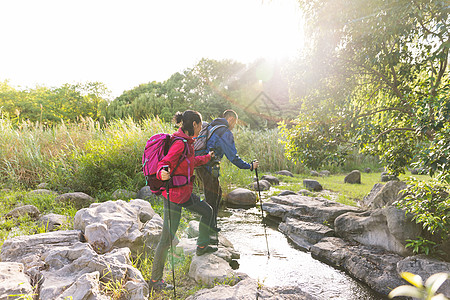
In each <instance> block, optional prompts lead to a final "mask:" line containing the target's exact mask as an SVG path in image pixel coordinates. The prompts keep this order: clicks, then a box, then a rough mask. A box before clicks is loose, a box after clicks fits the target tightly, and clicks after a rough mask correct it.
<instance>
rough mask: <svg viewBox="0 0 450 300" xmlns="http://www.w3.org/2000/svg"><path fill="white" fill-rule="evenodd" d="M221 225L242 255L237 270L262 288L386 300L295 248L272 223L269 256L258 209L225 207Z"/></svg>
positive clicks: (268, 229) (268, 230) (326, 296)
mask: <svg viewBox="0 0 450 300" xmlns="http://www.w3.org/2000/svg"><path fill="white" fill-rule="evenodd" d="M218 223H219V226H220V227H221V228H222V231H221V233H222V234H223V235H224V236H225V237H226V238H227V239H228V240H229V241H230V242H232V243H233V245H234V247H235V249H236V250H237V251H238V252H239V253H240V259H239V260H238V262H239V264H240V266H239V269H238V271H240V272H243V273H246V274H248V275H249V276H250V277H251V278H253V279H256V280H258V282H259V283H260V284H262V285H265V286H269V287H274V286H298V287H300V288H301V290H302V291H305V292H306V293H308V294H310V295H312V296H314V297H316V298H318V299H347V300H357V299H358V300H359V299H367V300H381V299H386V298H385V297H383V296H382V295H379V294H377V293H376V292H374V291H373V290H371V289H370V288H369V287H368V286H367V285H365V284H363V283H361V282H359V281H357V280H355V279H353V278H352V277H350V276H349V275H347V274H346V273H345V272H343V271H341V270H338V269H335V268H333V267H331V266H329V265H327V264H325V263H323V262H321V261H319V260H317V259H314V258H313V257H312V256H311V253H309V252H305V251H302V250H300V249H298V248H297V247H295V245H294V244H293V243H291V242H290V241H289V240H288V238H287V237H286V236H285V235H284V234H283V233H281V232H279V231H278V229H277V224H275V223H272V222H268V226H266V233H267V242H268V245H269V253H270V256H268V255H267V246H266V239H265V236H264V226H263V223H262V222H261V211H260V210H259V208H256V207H254V208H250V209H233V208H225V209H224V210H223V211H222V212H221V214H220V216H219V220H218Z"/></svg>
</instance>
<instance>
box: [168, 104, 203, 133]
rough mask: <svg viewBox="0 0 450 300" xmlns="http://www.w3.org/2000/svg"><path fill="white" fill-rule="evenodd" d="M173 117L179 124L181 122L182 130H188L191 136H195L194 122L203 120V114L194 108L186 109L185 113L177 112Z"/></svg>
mask: <svg viewBox="0 0 450 300" xmlns="http://www.w3.org/2000/svg"><path fill="white" fill-rule="evenodd" d="M173 119H174V121H175V123H176V124H177V125H178V124H181V130H183V131H187V133H188V135H189V136H194V122H196V123H201V122H202V116H201V115H200V113H199V112H197V111H194V110H186V111H184V112H183V113H181V112H177V113H176V114H175V116H174V117H173Z"/></svg>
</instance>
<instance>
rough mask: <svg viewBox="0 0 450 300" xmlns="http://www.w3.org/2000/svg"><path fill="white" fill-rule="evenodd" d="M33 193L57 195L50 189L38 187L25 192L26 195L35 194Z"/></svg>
mask: <svg viewBox="0 0 450 300" xmlns="http://www.w3.org/2000/svg"><path fill="white" fill-rule="evenodd" d="M35 195H58V193H57V192H55V191H52V190H48V189H39V188H38V189H36V190H32V191H29V192H28V193H27V196H35Z"/></svg>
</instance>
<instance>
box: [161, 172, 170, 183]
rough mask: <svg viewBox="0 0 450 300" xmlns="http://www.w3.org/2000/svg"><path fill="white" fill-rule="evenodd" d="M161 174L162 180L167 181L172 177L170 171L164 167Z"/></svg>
mask: <svg viewBox="0 0 450 300" xmlns="http://www.w3.org/2000/svg"><path fill="white" fill-rule="evenodd" d="M160 176H161V180H162V181H166V180H169V179H170V173H169V171H166V170H164V169H162V170H161V173H160Z"/></svg>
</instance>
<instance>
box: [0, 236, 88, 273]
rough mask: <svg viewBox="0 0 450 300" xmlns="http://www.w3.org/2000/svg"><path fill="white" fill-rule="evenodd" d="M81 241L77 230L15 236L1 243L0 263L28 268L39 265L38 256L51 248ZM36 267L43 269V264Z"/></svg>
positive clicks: (81, 237)
mask: <svg viewBox="0 0 450 300" xmlns="http://www.w3.org/2000/svg"><path fill="white" fill-rule="evenodd" d="M82 240H83V234H82V232H81V231H79V230H68V231H55V232H49V233H40V234H34V235H22V236H17V237H14V238H11V239H7V240H6V241H5V242H4V243H3V245H2V249H1V252H0V261H3V262H20V263H23V264H24V265H25V266H26V267H27V268H28V267H31V266H35V265H36V264H39V261H40V259H39V258H40V256H41V255H42V254H43V253H45V252H48V251H50V250H51V249H52V248H54V247H65V246H70V245H73V244H75V243H77V242H80V241H82ZM36 266H38V267H42V268H45V266H44V265H43V264H42V265H36Z"/></svg>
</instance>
